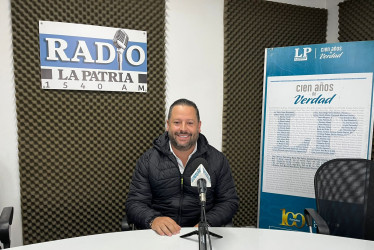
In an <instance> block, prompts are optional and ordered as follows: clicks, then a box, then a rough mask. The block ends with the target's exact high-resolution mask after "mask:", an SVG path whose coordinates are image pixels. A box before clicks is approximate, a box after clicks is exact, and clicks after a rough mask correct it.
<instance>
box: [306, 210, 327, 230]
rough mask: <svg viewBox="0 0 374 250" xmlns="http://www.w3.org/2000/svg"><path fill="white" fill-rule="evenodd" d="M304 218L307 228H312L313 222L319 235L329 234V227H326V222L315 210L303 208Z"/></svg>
mask: <svg viewBox="0 0 374 250" xmlns="http://www.w3.org/2000/svg"><path fill="white" fill-rule="evenodd" d="M304 216H305V220H306V222H307V224H308V226H312V222H313V220H314V221H315V222H316V224H317V230H318V233H320V234H330V229H329V226H328V225H327V223H326V221H325V220H324V219H323V218H322V217H321V215H319V214H318V213H317V211H316V210H314V209H312V208H305V209H304Z"/></svg>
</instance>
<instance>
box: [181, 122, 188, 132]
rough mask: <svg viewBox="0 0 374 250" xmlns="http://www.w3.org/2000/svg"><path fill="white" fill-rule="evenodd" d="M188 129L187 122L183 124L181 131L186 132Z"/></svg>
mask: <svg viewBox="0 0 374 250" xmlns="http://www.w3.org/2000/svg"><path fill="white" fill-rule="evenodd" d="M186 128H187V124H186V123H185V122H182V124H181V127H180V129H181V130H182V131H186Z"/></svg>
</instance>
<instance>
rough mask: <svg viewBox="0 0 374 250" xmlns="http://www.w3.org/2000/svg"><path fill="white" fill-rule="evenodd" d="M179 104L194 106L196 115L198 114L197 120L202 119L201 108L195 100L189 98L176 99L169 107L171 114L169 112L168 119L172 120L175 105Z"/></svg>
mask: <svg viewBox="0 0 374 250" xmlns="http://www.w3.org/2000/svg"><path fill="white" fill-rule="evenodd" d="M177 105H185V106H190V107H193V108H194V109H195V111H196V116H197V121H198V122H199V121H200V114H199V109H198V108H197V106H196V104H195V103H194V102H193V101H190V100H187V99H184V98H182V99H178V100H176V101H175V102H174V103H173V104H172V105H171V106H170V108H169V114H168V120H170V117H171V112H172V111H173V108H174V106H177Z"/></svg>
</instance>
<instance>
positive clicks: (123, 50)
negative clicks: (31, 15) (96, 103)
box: [39, 21, 147, 92]
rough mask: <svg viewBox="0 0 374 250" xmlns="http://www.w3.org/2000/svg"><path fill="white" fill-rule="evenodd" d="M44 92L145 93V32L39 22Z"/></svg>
mask: <svg viewBox="0 0 374 250" xmlns="http://www.w3.org/2000/svg"><path fill="white" fill-rule="evenodd" d="M39 45H40V68H41V69H40V72H41V74H40V75H41V86H42V88H43V89H62V90H94V91H120V92H147V33H146V32H145V31H138V30H129V29H121V28H111V27H103V26H92V25H83V24H72V23H61V22H49V21H40V22H39Z"/></svg>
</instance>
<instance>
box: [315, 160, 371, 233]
mask: <svg viewBox="0 0 374 250" xmlns="http://www.w3.org/2000/svg"><path fill="white" fill-rule="evenodd" d="M314 186H315V192H316V202H317V211H318V213H319V214H320V215H321V216H322V218H323V219H324V220H325V221H326V222H327V225H328V226H329V228H330V232H331V234H332V235H336V236H344V237H352V238H358V239H371V240H374V162H373V161H370V160H366V159H334V160H330V161H327V162H325V163H324V164H322V165H321V167H320V168H319V169H318V170H317V172H316V174H315V178H314Z"/></svg>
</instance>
